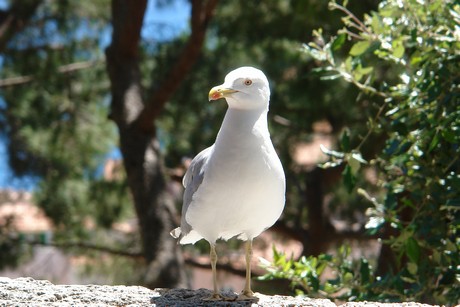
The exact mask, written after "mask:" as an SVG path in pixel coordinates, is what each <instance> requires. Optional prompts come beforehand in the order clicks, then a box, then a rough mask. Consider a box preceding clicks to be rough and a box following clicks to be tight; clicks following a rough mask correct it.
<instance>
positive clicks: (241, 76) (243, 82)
mask: <svg viewBox="0 0 460 307" xmlns="http://www.w3.org/2000/svg"><path fill="white" fill-rule="evenodd" d="M220 98H225V99H226V100H227V103H228V106H229V108H234V109H267V108H268V102H269V100H270V88H269V85H268V80H267V77H266V76H265V74H264V73H263V72H262V71H261V70H259V69H257V68H254V67H249V66H244V67H240V68H237V69H235V70H233V71H231V72H230V73H228V74H227V76H226V77H225V81H224V83H223V84H221V85H218V86H215V87H213V88H212V89H211V90H210V91H209V100H210V101H211V100H217V99H220Z"/></svg>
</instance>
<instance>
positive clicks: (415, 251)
mask: <svg viewBox="0 0 460 307" xmlns="http://www.w3.org/2000/svg"><path fill="white" fill-rule="evenodd" d="M406 254H407V257H409V259H410V261H411V262H413V263H418V261H419V259H420V246H419V244H418V242H417V240H415V239H414V237H410V238H408V239H407V241H406Z"/></svg>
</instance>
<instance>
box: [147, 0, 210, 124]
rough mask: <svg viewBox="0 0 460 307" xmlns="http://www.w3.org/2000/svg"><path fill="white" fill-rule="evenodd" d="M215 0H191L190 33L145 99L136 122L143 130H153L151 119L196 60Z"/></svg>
mask: <svg viewBox="0 0 460 307" xmlns="http://www.w3.org/2000/svg"><path fill="white" fill-rule="evenodd" d="M216 5H217V0H208V1H203V0H192V16H191V27H192V33H191V35H190V37H189V39H188V42H187V44H186V45H185V47H184V49H183V50H182V53H181V54H180V56H179V58H178V59H177V61H176V62H175V65H174V66H173V67H172V68H171V70H170V71H169V74H168V75H167V76H166V78H165V79H164V81H163V83H161V84H160V86H159V87H158V90H157V91H156V92H155V93H154V94H153V95H152V97H150V99H149V100H148V101H147V104H146V107H145V108H144V110H143V111H142V113H141V114H140V117H139V119H138V124H139V126H140V127H141V129H142V130H144V131H152V130H153V121H154V120H155V118H157V117H158V115H159V114H160V113H161V111H162V110H163V108H164V106H165V104H166V102H167V101H168V100H169V99H170V98H171V96H172V94H173V93H174V91H175V90H176V89H177V88H178V87H179V85H180V83H181V82H182V81H183V80H184V79H185V76H186V75H187V73H188V72H189V71H190V69H191V68H192V67H193V64H195V62H196V61H197V59H198V57H199V55H200V53H201V47H202V45H203V42H204V39H205V34H206V29H207V26H208V23H209V21H210V20H211V17H212V14H213V12H214V9H215V7H216Z"/></svg>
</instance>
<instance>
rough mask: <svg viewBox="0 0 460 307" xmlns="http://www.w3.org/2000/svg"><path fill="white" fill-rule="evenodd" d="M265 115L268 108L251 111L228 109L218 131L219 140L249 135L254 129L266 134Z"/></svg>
mask: <svg viewBox="0 0 460 307" xmlns="http://www.w3.org/2000/svg"><path fill="white" fill-rule="evenodd" d="M267 113H268V108H266V109H253V110H247V109H246V110H241V109H235V108H229V109H228V110H227V113H225V118H224V121H223V123H222V127H221V129H220V131H219V136H220V138H222V137H224V138H225V137H226V136H239V135H241V134H250V133H253V131H254V130H255V129H254V128H256V127H257V128H258V129H257V130H258V131H260V132H263V131H267V132H268V124H267Z"/></svg>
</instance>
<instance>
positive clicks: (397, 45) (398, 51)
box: [393, 41, 406, 59]
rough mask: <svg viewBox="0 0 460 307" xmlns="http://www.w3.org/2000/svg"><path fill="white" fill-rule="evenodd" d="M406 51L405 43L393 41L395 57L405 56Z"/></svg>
mask: <svg viewBox="0 0 460 307" xmlns="http://www.w3.org/2000/svg"><path fill="white" fill-rule="evenodd" d="M405 51H406V49H405V48H404V45H403V43H402V42H401V41H395V42H393V56H394V57H395V58H398V59H400V58H402V57H403V56H404V52H405Z"/></svg>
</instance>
